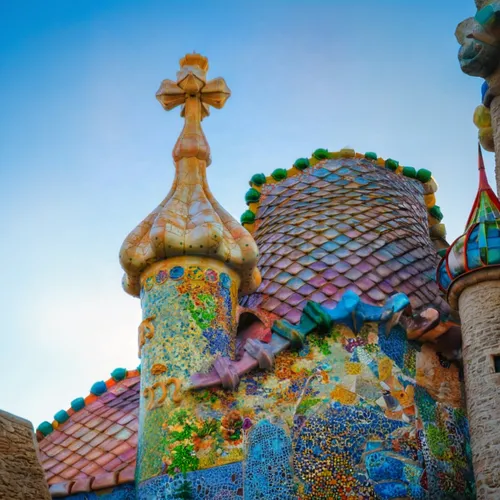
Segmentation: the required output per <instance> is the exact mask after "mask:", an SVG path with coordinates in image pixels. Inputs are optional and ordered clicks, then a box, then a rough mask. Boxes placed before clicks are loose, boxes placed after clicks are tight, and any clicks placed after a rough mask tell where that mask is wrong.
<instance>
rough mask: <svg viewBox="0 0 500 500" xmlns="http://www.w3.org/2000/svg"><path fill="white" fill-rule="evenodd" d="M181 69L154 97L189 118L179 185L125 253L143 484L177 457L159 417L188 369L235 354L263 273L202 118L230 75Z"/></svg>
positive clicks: (196, 62)
mask: <svg viewBox="0 0 500 500" xmlns="http://www.w3.org/2000/svg"><path fill="white" fill-rule="evenodd" d="M180 65H181V69H180V71H179V72H178V73H177V81H176V82H173V81H170V80H164V81H163V82H162V84H161V87H160V90H159V91H158V92H157V94H156V96H157V98H158V100H159V101H160V103H161V104H162V105H163V107H164V108H165V109H166V110H171V109H173V108H174V107H176V106H179V105H181V106H182V111H181V116H183V117H184V119H185V125H184V128H183V130H182V132H181V135H180V137H179V139H178V140H177V143H176V144H175V147H174V150H173V157H174V162H175V168H176V172H175V179H174V183H173V186H172V188H171V190H170V193H169V194H168V195H167V197H166V198H165V199H164V200H163V201H162V202H161V203H160V205H159V206H158V207H157V208H156V209H155V210H154V211H153V212H152V213H151V214H150V215H149V216H148V217H147V218H146V219H145V220H144V221H143V222H141V223H140V224H139V226H137V228H136V229H134V231H132V232H131V233H130V235H129V236H128V237H127V238H126V239H125V242H124V243H123V245H122V248H121V251H120V262H121V265H122V267H123V269H124V270H125V276H124V280H123V286H124V288H125V291H127V292H128V293H130V294H131V295H134V296H140V298H141V306H142V311H143V318H144V319H143V322H142V323H141V325H140V327H139V354H140V357H141V404H140V433H139V434H140V436H139V451H138V472H137V477H138V481H139V482H143V481H145V480H147V479H149V478H150V477H151V476H154V475H157V474H158V473H159V472H160V471H161V469H162V467H163V464H164V463H167V462H168V460H169V458H168V456H166V455H168V451H167V450H165V449H163V448H162V447H161V446H160V445H159V442H160V436H159V433H161V422H163V421H164V420H165V419H166V416H167V415H168V413H169V412H170V411H171V409H172V407H175V406H176V405H177V404H179V403H180V401H181V400H182V398H183V395H182V394H183V392H184V391H185V390H186V388H187V385H188V382H189V375H191V374H192V373H195V372H207V371H208V370H209V369H210V368H211V367H212V366H213V364H214V362H215V361H216V360H217V359H219V358H222V359H233V358H234V356H235V335H236V307H237V301H238V294H239V293H240V294H245V293H249V292H251V291H253V290H254V289H255V288H256V286H257V285H258V284H259V279H260V275H259V272H258V271H257V269H256V262H257V256H258V252H257V246H256V244H255V242H254V241H253V239H252V237H251V236H250V234H249V233H248V232H247V231H246V230H245V229H244V228H243V227H242V226H241V225H240V224H239V223H238V222H237V221H236V220H234V219H233V218H232V217H231V216H230V215H229V214H228V213H227V212H226V211H225V210H224V209H223V208H222V207H221V206H220V205H219V204H218V203H217V201H216V200H215V198H214V197H213V195H212V194H211V192H210V189H209V187H208V184H207V179H206V168H207V167H208V165H209V164H210V148H209V146H208V143H207V140H206V138H205V135H204V133H203V131H202V129H201V120H202V119H203V118H205V117H206V116H208V114H209V106H213V107H216V108H222V107H223V105H224V103H225V102H226V100H227V98H228V97H229V95H230V91H229V89H228V87H227V86H226V83H225V82H224V80H223V79H222V78H216V79H214V80H211V81H209V82H207V81H206V73H207V70H208V61H207V59H206V58H205V57H203V56H201V55H199V54H189V55H187V56H185V57H184V58H183V59H181V61H180ZM169 391H171V394H170V392H169ZM153 410H155V411H153ZM158 422H160V425H157V424H158ZM146 462H147V465H145V463H146Z"/></svg>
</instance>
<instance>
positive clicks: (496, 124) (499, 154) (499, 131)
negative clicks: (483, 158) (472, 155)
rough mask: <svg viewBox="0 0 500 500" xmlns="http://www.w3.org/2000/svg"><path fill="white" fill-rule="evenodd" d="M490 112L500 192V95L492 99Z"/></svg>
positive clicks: (496, 174)
mask: <svg viewBox="0 0 500 500" xmlns="http://www.w3.org/2000/svg"><path fill="white" fill-rule="evenodd" d="M490 112H491V126H492V128H493V142H494V144H495V180H496V186H497V193H500V97H495V98H494V99H493V100H492V101H491V105H490Z"/></svg>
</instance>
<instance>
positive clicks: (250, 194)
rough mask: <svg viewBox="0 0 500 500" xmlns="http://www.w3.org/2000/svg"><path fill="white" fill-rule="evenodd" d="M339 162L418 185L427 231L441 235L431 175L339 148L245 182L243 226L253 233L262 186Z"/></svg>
mask: <svg viewBox="0 0 500 500" xmlns="http://www.w3.org/2000/svg"><path fill="white" fill-rule="evenodd" d="M340 158H356V159H365V160H368V161H371V162H372V163H374V164H375V165H377V166H379V167H385V168H387V169H389V170H391V171H393V172H394V173H396V174H398V175H403V176H404V177H408V178H410V179H416V180H418V181H420V182H421V183H422V184H423V185H424V188H425V191H424V201H425V205H426V207H427V212H428V222H429V231H431V234H432V231H433V230H434V231H436V230H437V231H436V232H438V233H444V232H445V229H444V225H443V227H442V228H441V230H440V229H439V227H438V226H439V225H440V224H441V221H442V219H443V213H442V212H441V208H440V207H439V206H438V205H436V197H435V195H434V193H435V192H436V191H437V190H438V185H437V183H436V181H435V179H434V177H433V176H432V172H431V171H430V170H427V169H426V168H421V169H419V170H418V171H417V170H416V169H415V168H414V167H409V166H402V165H400V164H399V162H398V161H396V160H393V159H392V158H387V159H385V160H384V159H383V158H382V157H379V156H378V155H377V153H373V152H367V153H365V154H362V153H357V152H356V151H355V150H354V149H350V148H343V149H341V150H340V151H335V152H329V151H328V149H323V148H320V149H316V150H315V151H314V153H312V156H311V157H310V158H298V159H297V160H295V162H294V164H293V165H292V167H291V168H289V169H285V168H276V169H275V170H273V172H272V173H271V175H269V176H266V175H264V174H254V175H253V176H252V178H251V179H250V181H249V184H250V189H249V190H248V191H247V192H246V194H245V202H246V204H247V205H248V209H247V210H246V211H245V212H243V214H242V215H241V218H240V221H241V223H242V224H243V226H244V227H245V228H246V229H247V230H248V231H250V233H253V232H254V230H255V229H256V228H255V220H256V215H257V210H258V207H259V200H260V196H261V189H262V186H263V185H264V184H277V183H279V182H281V181H282V180H285V179H287V178H288V177H294V176H296V175H299V174H301V173H302V172H303V171H304V170H306V169H307V168H309V167H313V166H315V165H318V164H319V163H320V162H322V161H324V160H338V159H340Z"/></svg>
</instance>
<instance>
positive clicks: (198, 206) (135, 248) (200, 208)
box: [120, 54, 260, 296]
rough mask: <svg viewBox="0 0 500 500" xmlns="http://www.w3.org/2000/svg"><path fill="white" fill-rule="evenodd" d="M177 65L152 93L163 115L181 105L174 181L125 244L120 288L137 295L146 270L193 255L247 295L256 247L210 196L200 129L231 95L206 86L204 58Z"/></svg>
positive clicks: (255, 278)
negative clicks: (172, 76) (221, 267)
mask: <svg viewBox="0 0 500 500" xmlns="http://www.w3.org/2000/svg"><path fill="white" fill-rule="evenodd" d="M180 66H181V68H180V70H179V71H178V72H177V79H176V82H173V81H172V80H164V81H163V82H162V84H161V86H160V89H159V90H158V92H157V93H156V98H157V99H158V101H160V103H161V104H162V106H163V108H164V109H165V110H167V111H170V110H172V109H174V108H175V107H177V106H182V108H181V116H182V117H183V118H184V128H183V129H182V132H181V134H180V136H179V138H178V139H177V142H176V144H175V146H174V150H173V158H174V162H175V179H174V182H173V185H172V188H171V189H170V192H169V194H168V195H167V197H166V198H165V199H164V200H163V201H162V202H161V203H160V205H159V206H158V207H157V208H156V209H155V210H154V211H153V212H152V213H151V214H150V215H149V216H148V217H147V218H146V219H144V220H143V221H142V222H141V223H140V224H139V225H138V226H137V227H136V228H135V229H134V230H133V231H132V232H131V233H130V234H129V236H128V237H127V238H126V239H125V241H124V242H123V245H122V248H121V251H120V263H121V265H122V268H123V269H124V271H125V276H124V280H123V287H124V289H125V291H126V292H127V293H130V294H131V295H134V296H138V295H139V292H140V278H141V274H142V272H143V271H144V270H145V269H146V268H147V267H148V266H150V265H151V264H154V263H155V262H159V261H162V260H165V259H168V258H169V257H174V256H180V255H197V256H202V257H209V258H212V259H216V260H219V261H221V262H224V263H225V264H226V265H227V266H228V267H230V268H231V269H233V270H234V271H236V272H237V273H238V274H239V275H240V278H241V284H240V290H239V291H240V294H242V295H244V294H248V293H251V292H252V291H254V290H255V289H256V288H257V286H258V285H259V283H260V274H259V272H258V270H257V268H256V265H257V258H258V250H257V245H256V244H255V241H254V240H253V238H252V236H251V235H250V233H249V232H248V231H247V230H246V229H245V228H243V227H242V226H241V225H240V224H239V223H238V222H237V221H236V220H235V219H233V217H231V215H229V213H227V212H226V211H225V210H224V209H223V208H222V207H221V205H219V203H218V202H217V200H216V199H215V198H214V196H213V195H212V193H211V192H210V188H209V187H208V182H207V178H206V167H207V166H208V165H209V164H210V147H209V145H208V142H207V139H206V137H205V134H204V133H203V130H202V128H201V121H202V120H203V118H205V117H206V116H208V115H209V106H213V107H214V108H218V109H220V108H222V107H223V106H224V104H225V102H226V101H227V99H228V98H229V96H230V95H231V92H230V90H229V88H228V87H227V85H226V82H225V81H224V80H223V79H222V78H215V79H213V80H211V81H209V82H208V83H207V81H206V75H207V71H208V60H207V58H206V57H203V56H202V55H200V54H188V55H186V56H185V57H183V58H182V59H181V60H180Z"/></svg>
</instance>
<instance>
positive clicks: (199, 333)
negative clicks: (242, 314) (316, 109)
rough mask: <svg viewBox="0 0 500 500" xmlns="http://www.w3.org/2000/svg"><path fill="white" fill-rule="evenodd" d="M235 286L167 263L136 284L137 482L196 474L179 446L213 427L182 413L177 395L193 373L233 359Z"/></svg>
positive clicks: (217, 269) (216, 267)
mask: <svg viewBox="0 0 500 500" xmlns="http://www.w3.org/2000/svg"><path fill="white" fill-rule="evenodd" d="M238 285H239V278H238V276H237V275H236V274H235V273H233V272H231V271H230V270H229V269H228V268H226V267H225V266H224V265H222V264H220V263H219V262H217V261H210V260H209V259H204V258H201V257H180V258H177V259H170V260H168V261H166V262H164V263H158V264H156V265H154V266H151V268H150V269H149V270H148V273H147V274H146V275H145V276H143V280H142V288H141V301H142V310H143V317H144V320H143V322H142V323H141V326H140V327H139V349H140V353H141V358H142V359H141V393H142V397H141V408H140V416H139V421H140V426H141V429H142V431H141V432H142V433H144V434H145V435H146V436H147V439H143V440H142V441H140V442H139V459H138V471H139V472H138V477H139V480H142V479H147V478H149V477H151V476H154V475H156V474H158V473H160V472H161V471H162V470H163V469H165V471H167V472H170V473H172V472H173V471H175V470H176V469H177V468H178V465H179V463H180V462H182V463H183V464H184V462H185V461H187V462H189V463H190V464H191V465H190V466H189V467H190V469H196V468H197V467H198V464H199V459H198V458H197V457H192V456H191V452H192V451H193V449H194V443H191V444H190V445H189V446H187V447H185V446H183V443H184V441H185V440H186V439H188V438H189V437H190V436H191V434H190V433H189V429H191V428H195V426H196V425H198V424H199V425H202V426H204V429H203V433H204V434H205V435H207V436H208V435H210V434H211V432H212V427H213V424H212V423H211V422H210V421H204V420H205V419H201V420H200V419H195V420H193V416H192V415H190V414H188V413H186V410H185V409H183V406H182V404H181V403H182V399H183V395H182V391H183V388H185V387H186V384H187V383H188V380H189V377H190V375H191V374H192V373H195V372H204V371H208V370H209V369H210V368H211V367H212V365H213V363H214V361H215V359H216V358H217V357H218V356H227V357H234V354H235V333H236V323H235V322H236V306H237V292H238ZM231 332H232V334H231ZM186 426H187V427H186ZM184 427H186V428H184ZM165 431H167V432H165ZM159 443H160V445H159Z"/></svg>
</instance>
